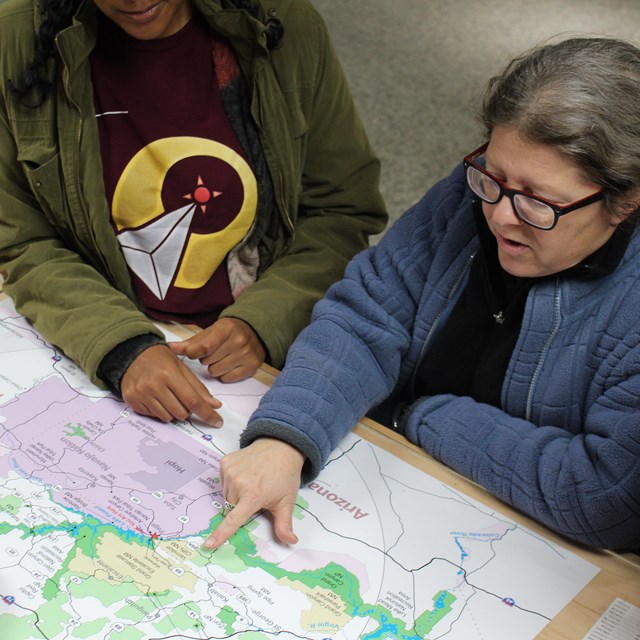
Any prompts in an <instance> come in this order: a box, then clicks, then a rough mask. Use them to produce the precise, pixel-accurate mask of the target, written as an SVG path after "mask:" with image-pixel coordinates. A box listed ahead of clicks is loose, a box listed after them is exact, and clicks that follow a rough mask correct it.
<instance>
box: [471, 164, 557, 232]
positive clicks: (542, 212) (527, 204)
mask: <svg viewBox="0 0 640 640" xmlns="http://www.w3.org/2000/svg"><path fill="white" fill-rule="evenodd" d="M467 183H468V184H469V187H470V188H471V190H472V191H473V192H474V193H475V194H476V195H477V196H478V197H479V198H481V199H482V200H484V201H485V202H488V203H489V204H496V203H497V202H498V201H499V200H500V198H501V197H502V196H503V195H504V194H505V193H506V192H505V191H504V190H503V187H502V185H500V183H498V182H496V181H495V180H494V179H493V178H491V177H490V176H488V175H487V174H486V173H483V172H482V171H480V170H479V169H476V168H475V167H467ZM506 195H507V196H508V197H509V199H510V200H511V202H512V204H513V208H514V209H515V210H516V213H517V214H518V217H520V218H521V219H522V220H523V221H524V222H528V223H529V224H531V225H533V226H534V227H539V228H541V229H550V228H551V227H553V225H554V222H555V212H554V210H553V209H552V208H551V207H550V206H549V205H548V204H545V203H544V202H541V201H540V200H537V199H536V198H530V197H529V196H526V195H523V194H521V193H516V194H513V193H511V194H509V193H507V194H506Z"/></svg>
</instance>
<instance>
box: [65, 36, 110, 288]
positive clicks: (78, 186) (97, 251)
mask: <svg viewBox="0 0 640 640" xmlns="http://www.w3.org/2000/svg"><path fill="white" fill-rule="evenodd" d="M55 44H56V49H57V51H58V55H59V56H60V59H61V60H62V64H63V65H64V73H65V75H66V80H63V86H64V92H65V94H66V96H67V98H68V99H69V102H71V104H72V105H73V106H74V108H75V109H76V111H77V112H78V118H79V122H78V130H77V135H76V148H77V150H78V153H79V151H80V141H81V139H82V125H83V124H84V118H83V116H82V110H81V109H80V105H79V104H78V103H77V102H76V101H75V100H74V99H73V97H72V96H71V92H70V91H69V86H68V80H69V76H70V72H69V65H68V64H67V61H66V59H65V57H64V54H63V53H62V49H61V47H60V44H59V42H58V36H57V35H56V37H55ZM78 157H79V156H78ZM73 181H74V186H75V188H76V193H77V195H78V202H79V203H80V212H81V214H82V216H83V218H84V221H85V222H86V225H87V231H88V232H89V236H90V237H91V242H92V245H93V246H92V248H93V249H94V252H95V256H96V258H98V259H99V260H100V263H101V264H102V267H103V269H104V271H105V273H108V274H109V276H111V270H110V269H109V266H108V265H107V263H106V261H105V259H104V256H103V255H102V252H101V251H100V247H99V245H98V242H97V240H96V238H95V234H94V233H93V229H92V227H91V220H90V218H89V210H88V208H87V203H86V201H85V199H84V193H83V191H82V182H81V180H80V172H79V171H76V168H75V166H74V168H73ZM112 280H113V278H112Z"/></svg>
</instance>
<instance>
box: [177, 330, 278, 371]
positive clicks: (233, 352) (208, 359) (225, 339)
mask: <svg viewBox="0 0 640 640" xmlns="http://www.w3.org/2000/svg"><path fill="white" fill-rule="evenodd" d="M169 346H170V347H171V348H172V349H173V351H174V353H175V354H177V355H184V356H187V357H188V358H191V359H192V360H199V361H200V363H201V364H203V365H205V366H206V367H207V368H208V370H209V373H210V374H211V375H212V376H213V377H214V378H219V379H220V380H221V381H222V382H238V381H239V380H244V379H245V378H248V377H249V376H252V375H253V374H254V373H255V372H256V370H257V369H258V367H259V366H260V365H261V364H262V363H263V362H264V360H265V356H266V352H265V349H264V347H263V346H262V343H261V342H260V339H259V338H258V336H257V335H256V334H255V332H254V331H253V329H252V328H251V327H250V326H249V325H248V324H247V323H246V322H244V321H243V320H239V319H238V318H221V319H220V320H218V321H217V322H214V323H213V324H212V325H211V326H210V327H207V328H206V329H203V330H202V331H200V332H199V333H197V334H196V335H195V336H193V337H192V338H189V339H188V340H184V341H183V342H172V343H170V344H169Z"/></svg>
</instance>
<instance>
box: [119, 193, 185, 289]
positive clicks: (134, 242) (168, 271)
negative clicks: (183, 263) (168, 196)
mask: <svg viewBox="0 0 640 640" xmlns="http://www.w3.org/2000/svg"><path fill="white" fill-rule="evenodd" d="M196 207H197V205H196V204H188V205H186V206H185V207H181V208H180V209H176V210H175V211H170V212H168V213H165V214H164V215H163V216H162V217H161V218H160V219H159V220H158V221H157V222H152V223H151V224H150V225H148V226H146V227H142V228H141V229H129V230H127V231H123V232H122V233H121V234H119V235H118V242H119V243H120V246H121V247H122V252H123V254H124V257H125V260H126V261H127V264H128V265H129V268H130V269H131V270H132V271H133V272H134V273H135V274H136V275H137V276H138V277H139V278H140V280H142V282H144V283H145V284H146V285H147V287H149V289H150V290H151V291H152V292H153V294H154V295H155V296H156V298H159V299H160V300H164V297H165V296H166V295H167V291H168V289H169V287H170V286H171V283H172V282H173V277H174V275H175V273H176V269H177V267H178V262H179V260H180V256H181V255H182V249H183V247H184V245H185V242H186V239H187V235H188V233H189V227H190V226H191V220H192V219H193V214H194V212H195V210H196Z"/></svg>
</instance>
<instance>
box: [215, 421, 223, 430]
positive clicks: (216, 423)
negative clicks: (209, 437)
mask: <svg viewBox="0 0 640 640" xmlns="http://www.w3.org/2000/svg"><path fill="white" fill-rule="evenodd" d="M223 424H224V422H223V421H222V420H216V421H215V422H214V423H213V426H214V427H215V428H216V429H219V428H220V427H221V426H222V425H223Z"/></svg>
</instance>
